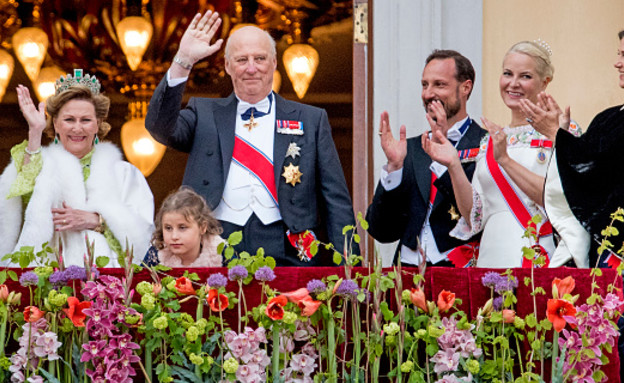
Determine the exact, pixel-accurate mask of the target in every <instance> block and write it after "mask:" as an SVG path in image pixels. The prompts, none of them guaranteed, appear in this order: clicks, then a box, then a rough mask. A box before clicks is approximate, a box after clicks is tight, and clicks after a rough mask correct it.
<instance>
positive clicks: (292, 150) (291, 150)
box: [286, 142, 301, 160]
mask: <svg viewBox="0 0 624 383" xmlns="http://www.w3.org/2000/svg"><path fill="white" fill-rule="evenodd" d="M300 155H301V148H300V147H299V146H297V143H296V142H291V143H290V145H288V150H286V157H288V156H290V157H292V159H293V160H294V159H295V158H297V156H300Z"/></svg>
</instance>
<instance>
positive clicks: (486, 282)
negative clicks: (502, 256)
mask: <svg viewBox="0 0 624 383" xmlns="http://www.w3.org/2000/svg"><path fill="white" fill-rule="evenodd" d="M506 279H507V278H505V277H503V276H502V275H500V274H499V273H495V272H493V271H489V272H487V273H485V275H484V276H483V277H481V283H482V284H483V286H485V287H489V288H494V287H496V285H498V284H499V283H500V282H502V281H505V280H506Z"/></svg>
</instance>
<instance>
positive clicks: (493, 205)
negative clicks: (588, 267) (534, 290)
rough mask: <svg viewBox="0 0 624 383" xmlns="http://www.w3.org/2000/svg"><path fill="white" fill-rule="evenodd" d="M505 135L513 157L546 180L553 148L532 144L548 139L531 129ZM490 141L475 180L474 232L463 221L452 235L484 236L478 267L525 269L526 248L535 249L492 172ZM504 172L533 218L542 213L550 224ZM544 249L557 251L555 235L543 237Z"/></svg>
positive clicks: (511, 130) (483, 144)
mask: <svg viewBox="0 0 624 383" xmlns="http://www.w3.org/2000/svg"><path fill="white" fill-rule="evenodd" d="M504 132H505V133H506V134H507V152H508V153H509V156H510V157H511V158H512V159H514V160H515V161H517V162H518V163H520V164H521V165H522V166H524V167H525V168H527V169H528V170H530V171H532V172H533V173H535V174H538V175H540V176H542V177H543V176H545V175H546V171H547V168H548V161H549V160H550V156H551V155H552V148H544V147H531V142H532V140H546V137H545V136H543V135H541V134H540V133H538V132H536V131H535V130H534V129H533V128H532V127H531V126H530V125H526V126H519V127H513V128H510V127H505V128H504ZM489 138H490V136H489V135H486V136H485V137H484V138H483V140H482V141H481V148H480V152H479V155H478V157H477V166H476V169H475V173H474V176H473V178H472V190H473V206H472V211H471V212H470V221H471V226H472V228H471V227H469V225H468V224H467V222H466V221H465V220H464V218H460V220H459V222H458V223H457V226H456V227H455V228H454V229H453V230H452V231H451V233H450V234H451V236H454V237H456V238H460V239H468V238H470V237H471V236H473V235H474V234H476V233H479V232H482V236H481V245H480V251H479V258H478V260H477V267H491V268H510V267H522V261H523V256H522V248H523V247H524V246H527V247H528V246H531V245H532V243H531V241H530V240H529V239H528V238H523V235H524V231H525V229H524V228H523V226H521V224H520V223H519V222H518V220H517V219H516V217H515V215H514V214H513V213H512V211H511V210H510V208H509V206H508V205H507V202H506V200H505V199H504V198H503V195H502V194H501V191H500V190H499V188H498V186H497V185H496V183H495V182H494V179H493V178H492V175H491V174H490V172H489V170H488V166H487V163H486V149H487V144H488V140H489ZM538 156H539V157H538ZM501 171H502V173H503V175H504V176H505V178H506V179H507V181H508V182H509V184H510V185H511V187H512V188H513V189H514V191H515V192H516V194H517V195H518V197H519V198H520V200H521V201H522V203H523V204H524V206H525V207H526V208H527V210H528V212H529V214H530V215H531V216H535V215H536V214H538V213H539V214H540V215H541V216H542V224H543V223H544V222H545V221H546V214H545V213H544V212H543V209H542V208H541V207H539V206H538V205H537V204H536V203H535V202H533V201H532V200H531V199H530V198H529V197H528V196H527V195H526V194H524V192H522V191H521V190H520V188H519V187H518V186H517V185H516V184H514V183H513V181H512V180H511V178H510V177H509V176H508V175H507V173H506V172H505V170H504V169H503V168H502V167H501ZM540 245H541V246H542V247H544V249H545V250H546V251H547V252H548V253H549V254H552V253H553V251H554V248H555V246H554V242H553V239H552V234H551V235H549V236H545V237H542V238H541V239H540Z"/></svg>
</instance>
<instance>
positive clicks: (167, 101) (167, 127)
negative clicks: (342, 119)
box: [146, 11, 358, 266]
mask: <svg viewBox="0 0 624 383" xmlns="http://www.w3.org/2000/svg"><path fill="white" fill-rule="evenodd" d="M220 25H221V19H220V18H219V15H218V14H217V13H212V12H211V11H208V12H206V13H205V14H204V15H203V16H202V15H200V14H197V15H196V16H195V17H194V18H193V20H192V21H191V24H190V25H189V27H188V28H187V30H186V31H185V33H184V35H183V36H182V40H181V41H180V47H179V49H178V52H177V54H176V56H175V58H174V60H173V63H172V64H171V67H170V68H169V71H168V72H167V74H166V76H165V78H164V79H163V80H162V81H161V83H160V84H159V86H158V88H157V89H156V91H155V92H154V95H153V97H152V100H151V102H150V104H149V108H148V112H147V117H146V127H147V129H148V130H149V131H150V133H151V134H152V136H153V137H154V138H155V139H156V140H157V141H159V142H161V143H162V144H165V145H167V146H169V147H172V148H174V149H176V150H180V151H183V152H187V153H189V154H190V155H189V160H188V162H187V164H186V170H185V173H184V180H183V184H184V185H188V186H190V187H191V188H193V189H194V190H195V191H196V192H197V193H199V194H200V195H202V196H204V197H205V198H206V201H207V202H208V205H209V206H210V207H211V208H212V209H214V215H215V217H216V218H217V219H218V220H219V221H220V222H221V225H222V227H223V237H224V238H228V236H229V235H230V234H231V233H233V232H235V231H242V233H243V240H242V242H241V243H240V244H239V245H237V246H236V247H235V250H236V251H238V252H241V251H247V252H249V253H251V254H255V253H256V250H257V249H258V248H259V247H263V248H264V250H265V254H266V255H270V256H272V257H274V258H275V259H276V261H277V265H279V266H319V265H331V264H333V263H332V261H331V256H330V255H327V256H326V257H324V256H322V254H321V252H320V251H319V255H317V256H314V257H312V258H310V255H311V254H310V252H309V248H306V246H305V244H308V243H310V241H311V240H312V239H313V236H314V232H318V231H320V230H323V229H325V230H326V232H327V234H328V237H329V241H331V242H332V243H333V244H334V245H335V246H336V249H337V250H338V251H339V252H341V253H342V251H343V244H344V237H343V235H342V229H343V227H344V226H346V225H353V224H354V222H355V220H354V214H353V207H352V204H351V197H350V196H349V191H348V189H347V185H346V182H345V178H344V174H343V172H342V167H341V165H340V161H339V159H338V153H337V151H336V147H335V145H334V142H333V139H332V135H331V128H330V126H329V121H328V118H327V113H326V112H325V111H324V110H323V109H319V108H316V107H312V106H308V105H304V104H300V103H297V102H293V101H288V100H285V99H284V98H282V97H281V96H279V95H278V94H275V93H274V92H272V90H271V86H272V83H273V72H274V70H275V68H276V65H277V58H276V51H275V41H274V40H273V38H271V36H270V35H269V34H268V33H267V32H265V31H263V30H261V29H259V28H257V27H255V26H246V27H242V28H240V29H237V30H236V31H235V32H234V33H232V34H231V35H230V37H229V38H228V41H227V45H226V47H225V71H226V72H227V73H228V74H229V75H230V77H231V79H232V85H233V87H234V92H233V93H232V94H231V95H230V96H229V97H226V98H218V99H209V98H199V97H195V98H191V99H190V100H189V102H188V104H187V106H186V108H185V109H182V110H180V109H181V102H182V96H183V94H184V87H185V84H186V81H187V79H188V76H189V75H190V72H191V69H192V67H193V65H194V64H195V63H197V62H198V61H200V60H202V59H204V58H207V57H209V56H211V55H212V54H214V53H215V52H216V51H218V50H219V49H220V48H221V45H222V43H223V41H222V40H221V39H219V40H217V41H215V42H212V40H213V37H214V36H215V34H216V32H217V30H218V28H219V26H220ZM319 217H320V220H319ZM321 222H322V223H324V224H325V227H324V228H322V227H321ZM307 230H310V232H311V233H310V234H308V235H305V233H306V231H307ZM292 243H294V244H295V245H297V247H295V246H294V245H293V244H292ZM355 251H356V252H357V251H358V250H357V246H356V247H355ZM323 255H325V254H323Z"/></svg>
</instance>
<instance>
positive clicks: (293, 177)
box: [282, 164, 303, 186]
mask: <svg viewBox="0 0 624 383" xmlns="http://www.w3.org/2000/svg"><path fill="white" fill-rule="evenodd" d="M302 175H303V173H301V172H300V171H299V165H297V166H294V165H293V164H288V166H284V173H282V177H284V178H285V179H286V183H287V184H291V185H292V186H295V185H296V184H297V183H301V176H302Z"/></svg>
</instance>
